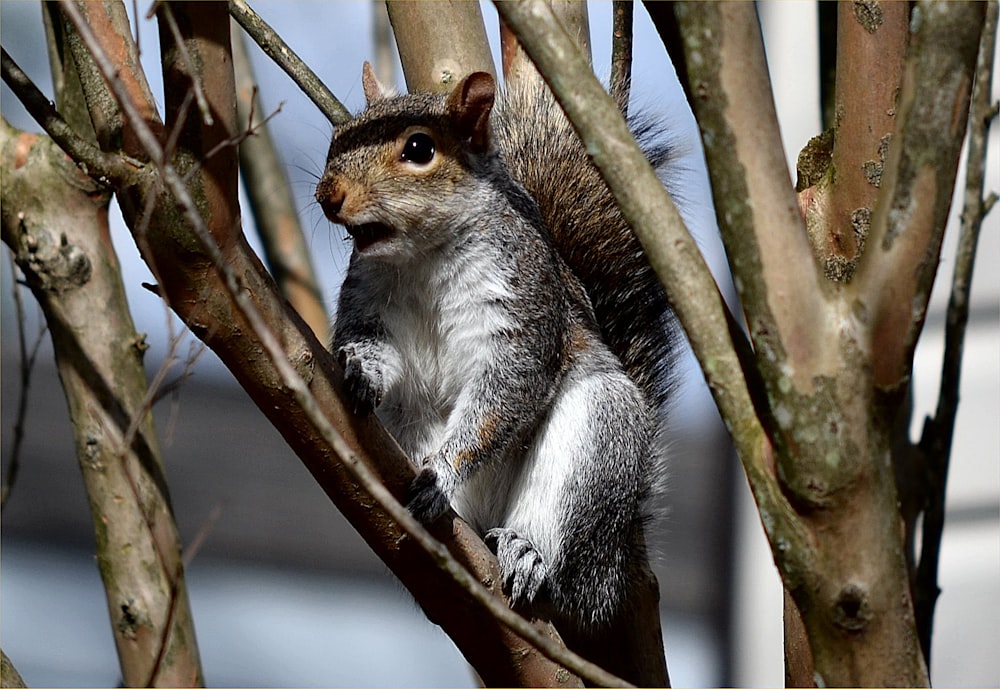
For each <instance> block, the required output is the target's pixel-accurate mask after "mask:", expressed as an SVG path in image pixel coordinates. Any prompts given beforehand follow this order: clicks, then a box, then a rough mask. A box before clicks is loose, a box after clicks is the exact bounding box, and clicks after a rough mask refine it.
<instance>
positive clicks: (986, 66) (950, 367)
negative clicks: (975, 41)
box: [914, 2, 997, 665]
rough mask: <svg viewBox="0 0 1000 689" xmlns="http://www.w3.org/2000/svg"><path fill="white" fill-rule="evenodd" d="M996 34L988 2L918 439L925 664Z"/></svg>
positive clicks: (919, 594)
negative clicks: (933, 366)
mask: <svg viewBox="0 0 1000 689" xmlns="http://www.w3.org/2000/svg"><path fill="white" fill-rule="evenodd" d="M996 37H997V3H996V2H991V3H990V4H989V6H988V8H987V11H986V22H985V24H984V26H983V33H982V37H981V39H980V43H979V58H978V61H977V64H976V81H975V86H974V90H973V94H972V105H971V112H970V116H969V145H968V154H967V160H966V178H965V179H966V182H965V200H964V208H963V209H962V221H961V226H960V229H959V236H958V248H957V249H956V253H955V269H954V273H953V275H952V284H951V295H950V297H949V299H948V312H947V324H946V326H945V342H944V357H943V361H942V365H941V384H940V389H939V393H938V403H937V409H936V410H935V412H934V418H933V419H927V421H926V422H925V424H924V429H923V433H922V435H921V439H920V446H921V449H922V450H923V451H924V452H925V454H926V457H927V469H928V473H929V476H928V481H927V484H926V485H927V487H928V493H929V494H928V495H927V496H926V499H927V502H926V505H925V507H924V518H923V530H922V540H921V548H920V564H919V565H918V566H917V573H916V581H915V610H914V612H915V614H916V618H917V620H916V621H917V632H918V634H919V635H920V644H921V647H922V648H923V652H924V658H925V659H926V660H927V663H928V665H930V652H931V643H930V642H931V632H932V631H933V627H934V608H935V604H936V602H937V598H938V595H939V594H940V592H941V591H940V588H939V586H938V562H939V557H940V552H941V536H942V533H943V531H944V516H945V509H944V508H945V492H946V488H947V484H948V467H949V464H950V458H951V448H952V440H953V437H954V432H955V418H956V415H957V412H958V400H959V386H960V383H961V378H962V355H963V349H964V345H965V333H966V329H967V326H968V322H969V294H970V291H971V287H972V272H973V268H974V267H975V261H976V249H977V247H978V246H979V234H980V230H981V229H982V224H983V218H984V217H985V215H986V200H985V199H984V198H983V184H984V177H985V170H986V151H987V144H988V141H989V136H988V135H989V129H990V124H991V122H992V121H993V118H994V116H995V113H994V112H993V111H992V110H991V107H990V99H991V94H990V87H991V81H992V78H993V67H994V65H993V57H994V51H995V48H996Z"/></svg>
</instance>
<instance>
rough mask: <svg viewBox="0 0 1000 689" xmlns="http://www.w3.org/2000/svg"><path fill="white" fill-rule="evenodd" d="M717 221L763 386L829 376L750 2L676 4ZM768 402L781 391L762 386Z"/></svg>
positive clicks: (827, 317)
mask: <svg viewBox="0 0 1000 689" xmlns="http://www.w3.org/2000/svg"><path fill="white" fill-rule="evenodd" d="M675 11H676V14H677V18H678V22H679V24H680V29H681V34H682V36H683V38H684V42H685V53H686V58H687V60H686V62H687V66H688V71H689V76H690V79H691V85H692V86H691V87H692V92H693V94H694V98H693V103H692V107H693V109H694V112H695V116H696V118H697V120H698V123H699V126H700V127H701V131H702V141H703V143H704V146H705V157H706V161H707V163H708V169H709V175H710V177H711V181H712V192H713V197H714V199H715V207H716V215H717V217H718V218H719V229H720V231H721V233H722V238H723V242H724V244H725V247H726V254H727V256H728V257H729V265H730V267H731V269H732V272H733V279H734V283H735V285H736V288H737V291H738V292H739V294H740V301H741V303H742V305H743V309H744V312H745V314H746V319H747V324H748V326H749V330H750V335H751V338H752V339H753V342H754V348H755V350H756V352H757V361H758V365H759V366H760V367H761V372H762V374H763V377H764V379H765V380H766V381H769V382H770V381H778V380H784V381H786V386H787V384H788V383H790V384H791V387H792V388H795V389H798V390H803V391H807V390H811V389H812V385H813V379H814V376H816V375H817V374H823V373H832V371H831V370H829V367H830V361H831V357H829V356H827V353H828V351H829V349H830V348H831V346H834V345H835V338H833V337H831V335H832V333H833V328H834V327H835V323H836V321H835V319H833V318H831V308H830V306H829V304H828V301H827V298H826V297H825V294H824V289H823V285H822V282H821V277H820V273H819V270H818V268H817V264H816V261H815V259H814V258H813V253H812V247H811V246H810V244H809V241H808V239H807V236H806V233H805V228H804V226H803V222H802V218H801V216H800V214H799V210H798V201H797V199H796V197H795V193H794V191H793V188H792V184H791V180H790V178H789V176H788V170H787V166H786V164H785V158H784V153H783V148H782V143H781V136H780V132H779V128H778V120H777V113H776V112H775V108H774V100H773V96H772V91H771V83H770V77H769V75H768V69H767V60H766V57H765V55H764V45H763V40H762V37H761V32H760V25H759V22H758V20H757V15H756V8H755V7H754V6H753V4H751V3H701V2H684V3H678V4H677V6H676V10H675ZM768 394H769V396H771V398H772V399H780V398H781V397H782V390H779V389H776V388H769V389H768Z"/></svg>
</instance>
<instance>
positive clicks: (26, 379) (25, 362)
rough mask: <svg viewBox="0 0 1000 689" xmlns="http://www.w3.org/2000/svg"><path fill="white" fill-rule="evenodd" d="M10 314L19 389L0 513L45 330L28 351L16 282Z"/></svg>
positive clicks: (12, 477) (17, 461) (12, 478)
mask: <svg viewBox="0 0 1000 689" xmlns="http://www.w3.org/2000/svg"><path fill="white" fill-rule="evenodd" d="M7 256H8V258H9V259H10V269H11V275H12V276H13V275H16V274H17V273H16V270H17V264H16V263H15V262H14V254H13V253H10V254H8V255H7ZM13 283H14V284H13V297H14V313H15V318H16V320H17V352H18V372H19V374H20V384H21V389H20V390H19V392H18V400H17V414H16V416H15V418H14V441H13V443H12V445H11V449H10V453H9V455H10V461H9V462H8V464H7V476H6V477H4V480H3V488H2V490H0V511H2V510H3V508H5V507H6V506H7V499H8V498H9V497H10V492H11V490H13V488H14V483H15V482H16V481H17V472H18V470H19V469H20V467H21V445H22V443H23V442H24V422H25V419H26V418H27V416H28V392H29V391H30V390H31V372H32V370H33V369H34V367H35V360H36V359H37V357H38V350H39V349H40V348H41V345H42V341H43V339H44V337H45V332H46V330H47V327H46V325H45V322H44V321H42V325H41V327H40V328H39V330H38V337H36V338H35V342H34V343H33V344H32V346H31V348H30V350H29V348H28V343H27V339H26V338H25V336H24V325H25V314H24V300H23V299H22V298H21V287H20V285H19V284H18V283H17V280H16V279H14V280H13Z"/></svg>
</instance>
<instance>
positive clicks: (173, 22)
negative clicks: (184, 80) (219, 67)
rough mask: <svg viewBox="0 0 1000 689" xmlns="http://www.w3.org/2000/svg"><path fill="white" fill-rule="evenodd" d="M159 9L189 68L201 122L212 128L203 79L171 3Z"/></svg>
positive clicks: (162, 5)
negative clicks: (196, 67)
mask: <svg viewBox="0 0 1000 689" xmlns="http://www.w3.org/2000/svg"><path fill="white" fill-rule="evenodd" d="M159 9H160V11H161V14H162V16H163V18H164V19H166V21H167V28H168V29H169V30H170V34H171V35H172V36H173V37H174V45H175V46H177V53H178V54H179V55H180V61H181V62H182V63H183V64H184V66H185V67H186V68H187V72H188V76H190V77H191V89H192V91H194V97H195V100H197V101H198V110H199V111H200V112H201V120H202V122H204V124H205V126H206V127H210V126H212V124H213V123H214V121H215V120H214V119H213V118H212V109H211V108H210V107H209V105H208V100H207V99H206V98H205V91H204V89H202V87H201V79H200V78H199V77H198V71H197V70H196V69H195V67H194V62H193V61H192V60H191V54H190V53H189V52H188V49H187V45H186V44H185V42H184V37H183V36H181V30H180V28H178V26H177V18H176V17H174V11H173V10H172V9H170V3H169V2H163V3H160V6H159Z"/></svg>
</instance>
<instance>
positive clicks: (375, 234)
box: [316, 62, 495, 260]
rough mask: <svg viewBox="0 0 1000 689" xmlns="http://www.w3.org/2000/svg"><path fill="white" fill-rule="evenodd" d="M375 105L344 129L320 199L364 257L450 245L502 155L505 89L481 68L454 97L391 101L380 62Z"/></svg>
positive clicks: (368, 88) (370, 83)
mask: <svg viewBox="0 0 1000 689" xmlns="http://www.w3.org/2000/svg"><path fill="white" fill-rule="evenodd" d="M362 84H363V86H364V91H365V97H366V99H367V101H368V107H367V108H366V109H365V110H364V112H362V113H361V114H360V115H358V116H357V117H356V118H355V119H353V120H351V121H350V122H347V123H346V124H344V125H341V126H339V127H338V128H337V130H336V132H335V133H334V137H333V141H332V143H331V144H330V152H329V154H328V156H327V163H326V168H325V170H324V172H323V177H322V178H321V179H320V181H319V184H318V185H317V187H316V200H317V201H318V202H319V204H320V207H322V209H323V212H324V213H325V214H326V216H327V217H328V218H329V219H330V220H331V221H333V222H335V223H339V224H342V225H343V226H344V227H345V228H346V229H347V231H348V233H349V234H350V235H351V236H352V237H353V238H354V247H355V251H356V253H357V254H358V255H362V256H366V257H372V258H383V259H396V260H399V259H404V258H405V257H406V256H413V255H419V254H422V253H425V252H426V251H427V250H430V249H433V248H434V247H436V246H440V245H441V244H443V243H445V242H447V241H449V240H450V239H452V238H453V237H449V236H445V235H446V234H447V231H449V230H452V229H455V224H456V218H461V217H462V214H463V213H467V209H468V204H469V203H475V202H476V201H475V190H476V187H477V185H481V184H483V174H482V173H483V172H484V167H486V166H488V165H489V161H490V160H491V159H493V158H495V155H494V153H493V150H492V143H491V133H490V112H491V110H492V108H493V100H494V91H495V84H494V79H493V77H492V76H491V75H490V74H487V73H485V72H475V73H473V74H470V75H469V76H467V77H465V78H464V79H462V80H461V81H460V82H459V83H458V85H457V86H455V88H454V89H453V90H452V91H451V93H449V94H448V95H446V96H441V95H433V94H426V93H417V94H411V95H403V96H391V95H388V94H387V93H386V90H385V89H384V88H383V87H382V86H381V85H380V84H379V83H378V81H377V79H376V78H375V75H374V72H373V71H372V69H371V65H369V64H368V63H367V62H366V63H365V68H364V72H363V76H362Z"/></svg>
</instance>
